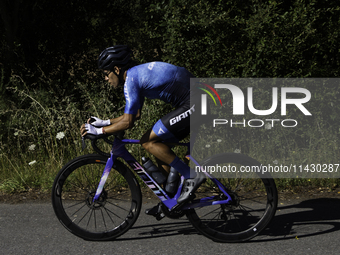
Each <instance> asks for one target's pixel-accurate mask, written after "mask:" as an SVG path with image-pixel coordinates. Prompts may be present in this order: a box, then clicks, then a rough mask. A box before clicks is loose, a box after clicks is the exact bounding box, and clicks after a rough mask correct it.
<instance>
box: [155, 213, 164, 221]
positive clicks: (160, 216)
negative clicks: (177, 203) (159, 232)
mask: <svg viewBox="0 0 340 255" xmlns="http://www.w3.org/2000/svg"><path fill="white" fill-rule="evenodd" d="M155 217H156V220H158V221H160V220H161V219H163V218H164V217H165V214H164V213H159V214H157V215H156V216H155Z"/></svg>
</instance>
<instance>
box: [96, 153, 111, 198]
mask: <svg viewBox="0 0 340 255" xmlns="http://www.w3.org/2000/svg"><path fill="white" fill-rule="evenodd" d="M110 154H111V156H110V158H109V159H108V160H107V162H106V165H105V169H104V171H103V174H102V177H101V178H100V182H99V184H98V188H97V191H96V194H95V196H94V197H93V200H92V203H94V202H95V201H96V200H98V198H99V197H100V195H101V193H102V191H103V188H104V185H105V182H106V180H107V177H108V176H109V173H110V171H111V168H112V166H113V162H114V161H115V160H116V158H117V156H116V155H115V156H113V154H112V151H111V152H110Z"/></svg>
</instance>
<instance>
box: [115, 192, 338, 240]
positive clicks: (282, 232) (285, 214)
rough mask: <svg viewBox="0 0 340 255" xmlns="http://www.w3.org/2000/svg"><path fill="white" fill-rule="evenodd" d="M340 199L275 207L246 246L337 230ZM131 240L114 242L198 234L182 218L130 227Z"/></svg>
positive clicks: (315, 200) (320, 199)
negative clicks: (267, 222) (132, 234)
mask: <svg viewBox="0 0 340 255" xmlns="http://www.w3.org/2000/svg"><path fill="white" fill-rule="evenodd" d="M339 208H340V199H336V198H319V199H312V200H306V201H302V202H300V203H298V204H293V205H289V206H280V205H279V206H278V209H277V213H276V216H275V217H274V219H273V221H272V223H271V224H270V225H269V227H268V228H267V229H265V230H264V231H262V233H261V234H260V235H259V236H258V237H256V238H255V239H252V240H250V241H249V242H266V241H273V240H285V239H300V238H306V237H310V236H317V235H323V234H326V233H330V232H334V231H338V230H340V210H339ZM130 231H134V232H135V236H134V237H130V238H124V237H123V238H118V239H117V241H118V240H121V241H123V240H141V239H154V238H161V237H169V236H175V235H191V234H195V235H197V234H198V232H197V231H196V230H195V229H194V228H193V227H192V226H191V224H190V223H189V222H188V221H187V220H186V219H185V217H183V218H182V219H180V220H175V221H174V222H170V223H169V222H166V223H162V222H159V223H158V222H157V221H155V224H152V225H149V224H148V225H142V226H136V227H133V228H132V229H131V230H130Z"/></svg>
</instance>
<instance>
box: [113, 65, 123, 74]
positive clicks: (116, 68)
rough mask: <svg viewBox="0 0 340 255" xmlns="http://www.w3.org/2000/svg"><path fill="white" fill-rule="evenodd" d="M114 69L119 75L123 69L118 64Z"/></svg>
mask: <svg viewBox="0 0 340 255" xmlns="http://www.w3.org/2000/svg"><path fill="white" fill-rule="evenodd" d="M113 71H114V72H115V73H116V74H117V75H119V73H120V71H121V68H119V67H118V66H115V67H114V68H113Z"/></svg>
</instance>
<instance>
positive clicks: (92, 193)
mask: <svg viewBox="0 0 340 255" xmlns="http://www.w3.org/2000/svg"><path fill="white" fill-rule="evenodd" d="M95 195H96V192H95V191H90V192H89V193H88V194H87V196H86V205H87V206H88V207H89V208H91V209H95V210H97V209H99V208H100V207H103V206H104V205H105V204H106V199H107V192H106V191H105V190H103V191H102V193H101V194H100V196H99V198H98V199H97V200H96V201H93V198H94V196H95Z"/></svg>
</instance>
